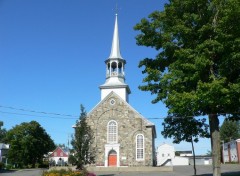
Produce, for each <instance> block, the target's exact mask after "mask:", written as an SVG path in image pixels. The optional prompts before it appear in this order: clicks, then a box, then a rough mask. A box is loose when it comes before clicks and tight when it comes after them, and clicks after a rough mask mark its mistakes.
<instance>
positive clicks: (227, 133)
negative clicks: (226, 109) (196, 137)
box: [220, 119, 240, 143]
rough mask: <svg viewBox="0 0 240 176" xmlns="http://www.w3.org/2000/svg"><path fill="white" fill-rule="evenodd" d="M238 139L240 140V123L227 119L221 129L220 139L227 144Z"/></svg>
mask: <svg viewBox="0 0 240 176" xmlns="http://www.w3.org/2000/svg"><path fill="white" fill-rule="evenodd" d="M238 138H240V123H239V122H236V121H232V120H228V119H225V120H224V122H223V124H222V126H221V127H220V139H221V140H222V141H224V142H225V143H226V142H230V141H231V140H236V139H238Z"/></svg>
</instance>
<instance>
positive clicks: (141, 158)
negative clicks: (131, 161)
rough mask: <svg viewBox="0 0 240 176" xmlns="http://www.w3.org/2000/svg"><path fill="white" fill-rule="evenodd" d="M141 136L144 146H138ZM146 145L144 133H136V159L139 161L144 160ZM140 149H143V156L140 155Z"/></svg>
mask: <svg viewBox="0 0 240 176" xmlns="http://www.w3.org/2000/svg"><path fill="white" fill-rule="evenodd" d="M139 136H141V137H142V147H138V142H139V140H138V137H139ZM144 146H145V143H144V135H143V134H137V135H136V160H137V161H143V160H144V156H145V150H144V148H145V147H144ZM138 151H141V155H142V157H139V156H138Z"/></svg>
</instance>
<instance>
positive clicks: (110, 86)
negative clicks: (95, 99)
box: [100, 14, 131, 102]
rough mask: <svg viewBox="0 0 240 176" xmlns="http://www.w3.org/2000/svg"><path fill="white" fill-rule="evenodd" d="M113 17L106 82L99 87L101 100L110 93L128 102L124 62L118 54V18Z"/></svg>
mask: <svg viewBox="0 0 240 176" xmlns="http://www.w3.org/2000/svg"><path fill="white" fill-rule="evenodd" d="M117 17H118V16H117V14H116V17H115V25H114V32H113V40H112V48H111V53H110V56H109V58H108V59H107V60H106V61H105V64H106V82H105V83H104V84H103V85H101V86H100V89H101V100H102V99H104V98H105V97H106V96H107V95H108V94H109V93H111V92H112V91H113V92H115V93H116V94H118V95H119V96H120V97H121V98H122V99H123V100H125V101H127V102H128V94H130V93H131V91H130V89H129V87H128V85H127V84H125V72H124V69H125V64H126V61H125V60H124V59H123V58H122V56H121V53H120V42H119V34H118V18H117Z"/></svg>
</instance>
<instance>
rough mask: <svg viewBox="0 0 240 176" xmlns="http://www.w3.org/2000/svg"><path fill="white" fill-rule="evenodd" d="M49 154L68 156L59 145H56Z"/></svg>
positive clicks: (52, 155)
mask: <svg viewBox="0 0 240 176" xmlns="http://www.w3.org/2000/svg"><path fill="white" fill-rule="evenodd" d="M50 156H51V157H68V155H67V153H65V152H64V151H63V149H62V148H61V147H57V148H56V149H55V150H54V151H53V152H52V154H51V155H50Z"/></svg>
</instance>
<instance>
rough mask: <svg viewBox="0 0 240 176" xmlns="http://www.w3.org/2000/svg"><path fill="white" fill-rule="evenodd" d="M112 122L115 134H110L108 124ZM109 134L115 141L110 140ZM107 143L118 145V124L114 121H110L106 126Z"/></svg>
mask: <svg viewBox="0 0 240 176" xmlns="http://www.w3.org/2000/svg"><path fill="white" fill-rule="evenodd" d="M112 122H114V123H115V125H114V126H115V130H116V133H110V129H109V127H110V123H112ZM110 134H112V138H113V139H114V137H115V140H110ZM107 143H109V144H117V143H118V123H117V122H116V121H115V120H110V121H109V122H108V124H107Z"/></svg>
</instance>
